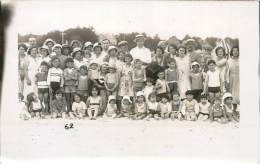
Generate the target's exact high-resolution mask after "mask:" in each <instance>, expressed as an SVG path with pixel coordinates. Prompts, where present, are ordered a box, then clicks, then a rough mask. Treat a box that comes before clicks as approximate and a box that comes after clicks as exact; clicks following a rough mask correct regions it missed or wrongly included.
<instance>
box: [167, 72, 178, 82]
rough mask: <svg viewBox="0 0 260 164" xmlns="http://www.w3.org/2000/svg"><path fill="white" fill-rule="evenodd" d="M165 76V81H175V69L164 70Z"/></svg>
mask: <svg viewBox="0 0 260 164" xmlns="http://www.w3.org/2000/svg"><path fill="white" fill-rule="evenodd" d="M165 77H167V82H168V83H171V82H177V70H176V69H175V70H170V69H167V70H166V71H165Z"/></svg>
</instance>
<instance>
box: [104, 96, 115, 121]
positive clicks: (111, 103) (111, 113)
mask: <svg viewBox="0 0 260 164" xmlns="http://www.w3.org/2000/svg"><path fill="white" fill-rule="evenodd" d="M104 116H105V117H112V118H116V116H117V106H116V97H115V96H114V95H110V96H109V97H108V103H107V108H106V110H105V113H104Z"/></svg>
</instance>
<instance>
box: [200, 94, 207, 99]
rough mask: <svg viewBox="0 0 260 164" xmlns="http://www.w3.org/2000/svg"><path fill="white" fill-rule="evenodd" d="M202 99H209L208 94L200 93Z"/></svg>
mask: <svg viewBox="0 0 260 164" xmlns="http://www.w3.org/2000/svg"><path fill="white" fill-rule="evenodd" d="M200 99H208V96H207V94H201V95H200Z"/></svg>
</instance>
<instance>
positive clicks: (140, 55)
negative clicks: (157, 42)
mask: <svg viewBox="0 0 260 164" xmlns="http://www.w3.org/2000/svg"><path fill="white" fill-rule="evenodd" d="M130 54H131V55H132V57H133V59H140V60H141V61H142V62H145V63H151V61H152V55H151V51H150V50H149V49H148V48H146V47H142V48H139V47H135V48H133V49H131V51H130Z"/></svg>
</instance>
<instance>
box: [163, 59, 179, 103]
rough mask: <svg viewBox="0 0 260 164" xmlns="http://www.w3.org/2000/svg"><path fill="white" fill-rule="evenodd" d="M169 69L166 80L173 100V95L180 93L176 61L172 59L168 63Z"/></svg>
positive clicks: (166, 72) (166, 71)
mask: <svg viewBox="0 0 260 164" xmlns="http://www.w3.org/2000/svg"><path fill="white" fill-rule="evenodd" d="M168 66H169V68H168V69H166V70H165V80H166V82H167V84H168V86H169V91H170V94H169V96H170V97H171V98H172V97H173V93H176V92H179V89H178V78H179V75H178V70H177V65H176V61H175V59H171V60H170V61H169V62H168Z"/></svg>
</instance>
